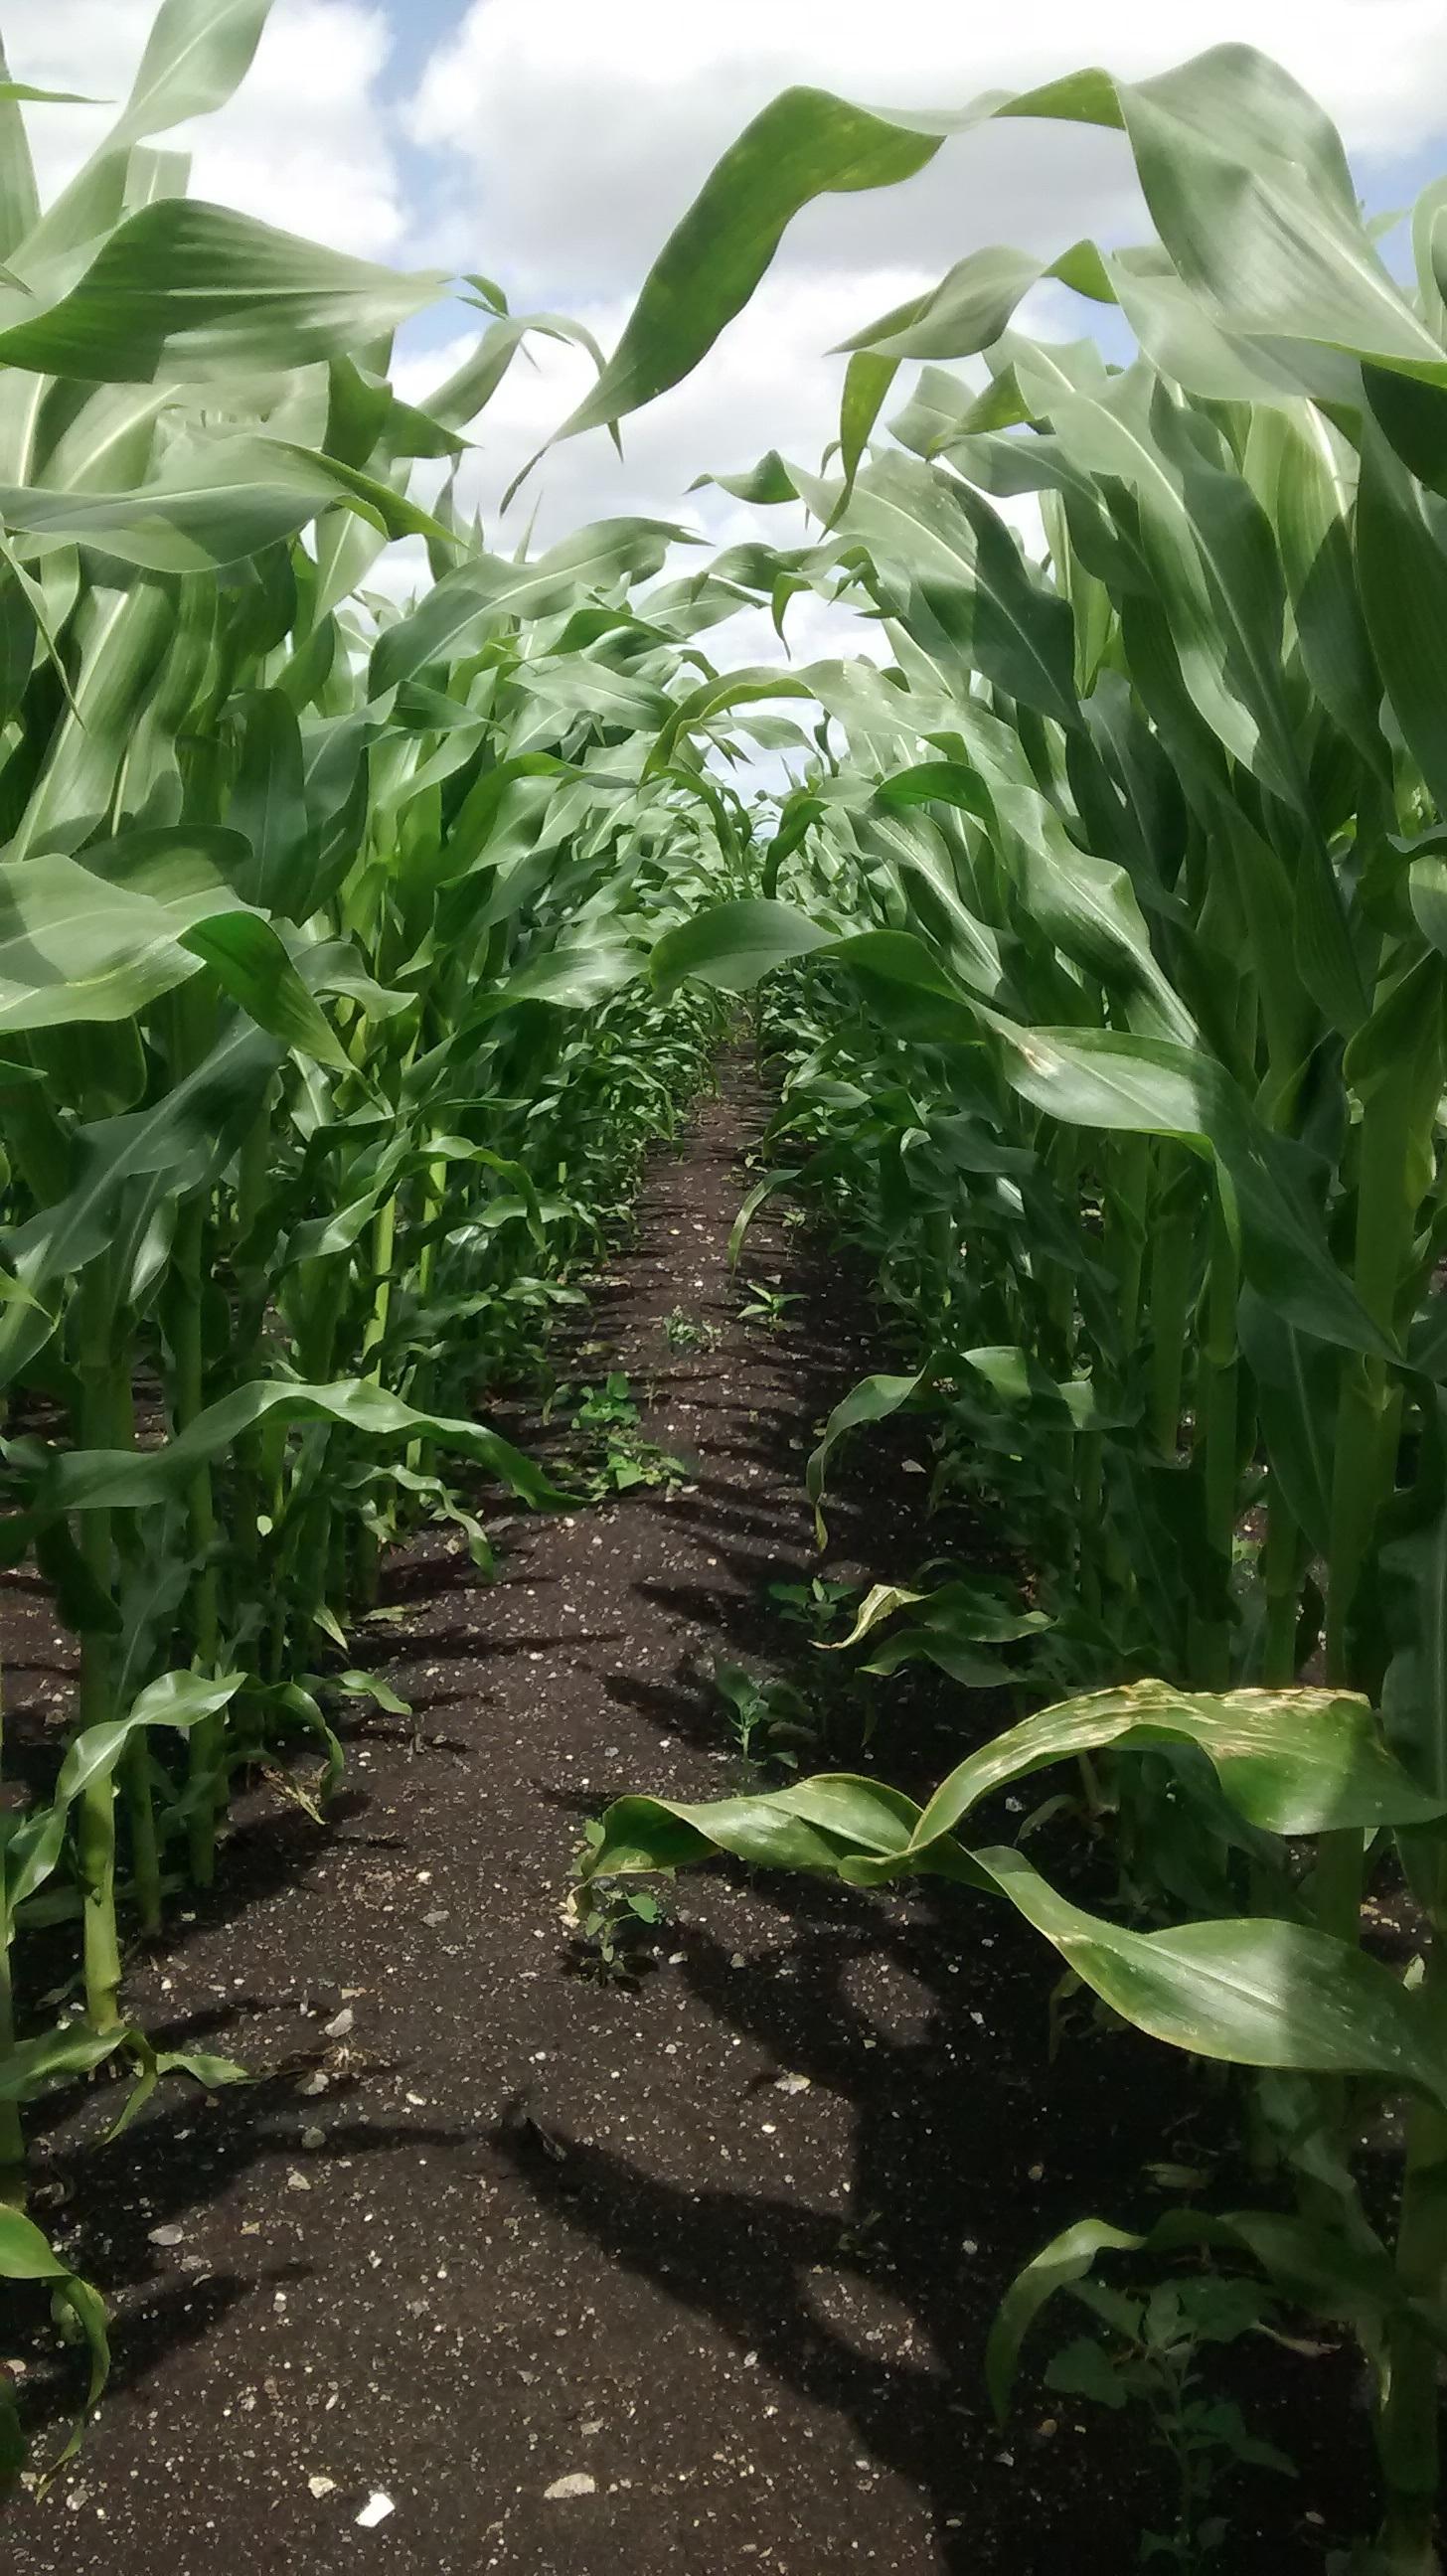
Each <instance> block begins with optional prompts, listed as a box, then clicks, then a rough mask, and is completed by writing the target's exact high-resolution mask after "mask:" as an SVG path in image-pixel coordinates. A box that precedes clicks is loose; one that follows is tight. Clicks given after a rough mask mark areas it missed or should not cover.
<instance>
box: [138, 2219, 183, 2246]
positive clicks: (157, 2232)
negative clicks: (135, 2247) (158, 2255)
mask: <svg viewBox="0 0 1447 2576" xmlns="http://www.w3.org/2000/svg"><path fill="white" fill-rule="evenodd" d="M185 2234H186V2231H185V2229H184V2227H177V2226H176V2225H175V2223H174V2221H172V2222H170V2223H168V2224H167V2225H166V2226H165V2227H152V2228H149V2229H148V2230H147V2232H146V2243H147V2244H148V2245H180V2244H181V2243H182V2242H183V2241H184V2238H185Z"/></svg>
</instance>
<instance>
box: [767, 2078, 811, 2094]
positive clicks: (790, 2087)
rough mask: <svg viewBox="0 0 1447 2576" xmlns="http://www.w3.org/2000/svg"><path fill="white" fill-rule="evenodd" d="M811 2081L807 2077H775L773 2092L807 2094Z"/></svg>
mask: <svg viewBox="0 0 1447 2576" xmlns="http://www.w3.org/2000/svg"><path fill="white" fill-rule="evenodd" d="M811 2081H812V2078H811V2077H810V2076H807V2075H776V2076H775V2078H774V2090H775V2092H776V2093H807V2092H808V2090H809V2086H810V2083H811Z"/></svg>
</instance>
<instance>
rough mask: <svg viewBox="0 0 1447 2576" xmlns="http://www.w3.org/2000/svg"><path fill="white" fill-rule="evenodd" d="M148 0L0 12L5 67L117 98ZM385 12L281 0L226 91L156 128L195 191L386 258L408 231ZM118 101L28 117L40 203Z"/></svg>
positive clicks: (150, 13)
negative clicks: (212, 103)
mask: <svg viewBox="0 0 1447 2576" xmlns="http://www.w3.org/2000/svg"><path fill="white" fill-rule="evenodd" d="M154 16H155V0H63V5H62V6H59V7H51V8H49V9H42V8H38V7H37V8H35V9H32V10H29V11H26V12H23V13H21V14H20V16H19V19H18V23H15V22H14V21H13V19H12V18H11V17H7V23H6V38H7V51H8V55H9V60H10V68H11V71H12V73H13V75H14V77H15V78H16V79H17V80H25V81H33V82H34V83H35V84H36V85H37V86H38V87H41V88H51V89H70V90H80V91H82V92H84V93H85V94H86V95H88V96H90V97H92V98H104V99H107V100H109V101H114V102H116V103H117V104H118V103H119V101H120V100H121V99H123V98H124V96H125V94H126V92H127V90H128V89H129V87H130V83H131V76H132V74H133V72H134V70H135V67H136V64H137V62H138V61H139V59H140V55H141V49H142V47H143V45H144V44H145V41H146V36H147V33H148V31H149V29H150V25H151V21H152V19H153V18H154ZM387 50H388V14H387V11H386V9H385V8H382V7H378V6H362V5H360V4H359V0H278V5H277V7H276V9H275V11H274V13H273V15H272V17H271V19H270V21H269V23H268V25H267V27H266V30H265V32H264V34H263V36H262V39H261V42H260V45H259V46H258V48H257V52H256V59H255V62H254V63H253V65H252V67H251V70H250V72H249V73H248V75H247V78H246V80H245V82H244V83H243V85H242V87H241V89H240V90H239V92H238V93H237V95H236V97H235V98H234V99H232V100H231V101H229V102H228V104H227V105H226V106H225V107H224V108H221V109H219V110H218V111H217V113H216V114H215V115H214V116H208V117H204V118H199V119H197V120H196V121H195V122H194V123H193V124H191V125H189V126H178V127H177V128H176V129H175V131H174V132H173V133H169V134H164V135H158V136H157V137H156V138H155V139H156V141H157V143H158V144H160V145H162V146H163V147H165V148H167V149H175V150H181V151H190V152H192V153H193V154H194V156H195V157H194V167H193V172H192V191H193V194H195V195H197V196H203V197H214V198H216V199H217V200H218V201H219V202H220V203H222V204H224V205H231V206H239V207H240V208H241V209H242V210H243V212H245V213H247V214H252V215H258V216H260V217H261V218H262V220H263V221H264V222H267V223H272V224H279V225H281V226H283V227H284V228H285V229H286V230H288V231H290V232H298V233H305V234H307V235H309V236H310V237H311V238H312V239H314V240H318V241H325V242H329V243H331V244H333V245H334V246H335V247H337V248H340V249H344V250H350V251H355V252H356V253H357V254H358V255H359V256H361V257H364V258H370V259H385V258H389V257H394V256H395V255H396V254H397V252H398V250H399V248H400V246H401V243H402V237H403V234H404V231H405V229H406V213H405V210H404V206H403V201H402V196H401V190H400V185H399V180H398V171H397V158H396V154H395V151H394V149H393V146H392V141H391V138H390V135H389V131H388V123H387V104H386V96H385V71H386V62H387ZM113 114H114V108H111V109H109V110H99V109H91V108H73V107H36V108H33V109H32V110H31V111H30V114H29V130H30V136H31V148H32V150H33V152H34V155H35V161H36V169H37V175H38V177H39V181H40V187H41V195H42V199H48V198H50V197H51V196H53V195H54V193H55V191H56V190H57V189H58V188H59V187H60V186H61V185H62V184H63V182H64V180H65V179H66V178H68V177H69V175H70V173H71V171H72V170H73V169H74V168H75V167H76V166H77V164H78V162H79V161H81V160H82V159H83V158H84V156H85V154H86V153H87V152H89V151H90V150H91V149H92V148H93V147H94V145H95V144H96V143H97V142H98V141H99V140H100V138H101V136H102V134H103V133H104V132H105V129H106V127H107V125H108V124H109V123H110V122H111V117H112V115H113Z"/></svg>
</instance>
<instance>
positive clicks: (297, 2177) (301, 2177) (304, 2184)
mask: <svg viewBox="0 0 1447 2576" xmlns="http://www.w3.org/2000/svg"><path fill="white" fill-rule="evenodd" d="M286 2187H287V2190H288V2191H310V2189H311V2184H310V2182H309V2181H308V2180H307V2177H306V2175H305V2174H304V2173H298V2172H297V2169H296V2167H295V2165H293V2166H292V2168H291V2171H290V2173H289V2174H288V2175H287V2178H286Z"/></svg>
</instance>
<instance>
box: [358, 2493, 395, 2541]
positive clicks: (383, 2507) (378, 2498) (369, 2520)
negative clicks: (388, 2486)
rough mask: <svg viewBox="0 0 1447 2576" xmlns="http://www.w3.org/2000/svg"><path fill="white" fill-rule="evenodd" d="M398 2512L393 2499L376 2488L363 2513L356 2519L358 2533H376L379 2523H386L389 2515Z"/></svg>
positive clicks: (363, 2508)
mask: <svg viewBox="0 0 1447 2576" xmlns="http://www.w3.org/2000/svg"><path fill="white" fill-rule="evenodd" d="M396 2510H397V2508H396V2506H395V2505H394V2503H393V2502H392V2499H391V2497H390V2496H389V2495H384V2494H383V2492H382V2489H381V2488H380V2487H374V2488H373V2489H372V2492H371V2494H370V2495H369V2496H368V2498H367V2501H366V2503H365V2504H364V2505H363V2507H362V2510H361V2512H360V2513H359V2514H357V2515H356V2517H355V2520H356V2526H357V2529H358V2531H375V2530H376V2528H377V2525H378V2523H379V2522H385V2521H386V2519H387V2516H388V2514H389V2513H395V2512H396Z"/></svg>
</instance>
